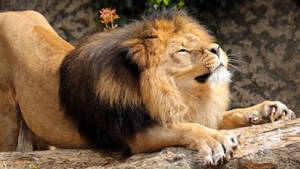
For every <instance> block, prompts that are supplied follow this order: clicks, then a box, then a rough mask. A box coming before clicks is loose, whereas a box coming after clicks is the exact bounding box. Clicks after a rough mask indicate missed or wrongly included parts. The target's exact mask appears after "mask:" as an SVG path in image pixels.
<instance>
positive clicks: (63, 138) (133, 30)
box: [0, 11, 293, 164]
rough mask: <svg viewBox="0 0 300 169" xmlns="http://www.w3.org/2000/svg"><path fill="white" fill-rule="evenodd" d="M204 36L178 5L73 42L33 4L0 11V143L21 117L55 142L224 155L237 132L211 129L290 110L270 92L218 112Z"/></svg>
mask: <svg viewBox="0 0 300 169" xmlns="http://www.w3.org/2000/svg"><path fill="white" fill-rule="evenodd" d="M213 42H214V39H213V38H212V37H211V36H210V35H209V34H208V33H207V31H206V30H205V29H204V28H203V27H202V26H201V25H199V24H198V23H197V22H195V21H194V20H193V19H191V18H189V17H187V16H185V15H184V14H183V13H181V12H171V11H169V12H163V13H159V14H156V15H155V14H154V15H152V16H150V17H148V18H146V19H145V20H143V21H140V22H136V23H132V24H129V25H127V26H125V27H123V28H120V29H117V30H115V31H112V32H109V33H98V34H95V35H93V36H91V37H89V38H87V39H86V40H84V41H81V42H80V43H79V45H78V46H76V48H74V47H73V46H72V45H70V44H68V43H67V42H65V41H64V40H63V39H61V38H60V37H59V36H58V35H57V34H56V33H55V31H54V30H53V28H52V27H51V26H50V25H49V24H48V22H47V21H46V19H45V18H44V17H43V16H42V15H40V14H38V13H36V12H32V11H26V12H6V13H1V14H0V71H1V75H0V95H1V98H2V99H1V101H0V117H1V119H0V151H7V150H9V151H11V150H15V149H16V146H17V144H18V143H17V140H18V135H19V128H20V126H19V124H20V119H21V118H22V119H24V121H25V123H26V125H27V126H28V128H29V129H30V131H32V132H33V133H34V134H35V135H36V136H37V137H39V138H40V139H42V140H44V141H46V142H47V143H49V144H51V145H54V146H58V147H62V148H88V147H96V148H101V149H109V150H116V149H117V150H125V151H131V152H134V153H138V152H149V151H154V150H158V149H161V148H163V147H166V146H186V147H188V148H191V149H197V150H203V151H201V152H202V154H203V155H204V161H205V163H214V164H216V163H217V162H218V161H219V160H220V159H221V158H226V159H228V156H229V158H230V152H231V151H232V150H233V148H234V147H235V146H236V145H237V144H238V141H237V140H236V139H237V137H236V136H233V135H231V134H229V133H222V132H219V131H217V130H215V129H219V128H225V129H226V128H234V127H240V126H247V125H249V124H251V123H252V121H251V118H252V117H253V116H256V115H257V116H262V117H265V116H268V115H269V113H268V112H269V111H270V110H271V107H270V106H272V105H276V106H277V107H278V108H277V109H278V113H277V114H278V117H277V116H276V117H277V118H279V117H281V116H283V115H282V114H283V113H282V112H284V111H285V112H288V113H285V115H286V116H287V117H288V118H291V117H292V115H293V114H292V111H290V110H288V109H287V108H286V107H284V106H283V105H282V104H281V103H279V102H276V103H275V102H264V103H262V104H259V105H256V106H253V107H250V108H246V109H237V110H233V111H227V112H226V109H227V107H228V104H229V101H230V95H229V81H230V80H229V79H230V73H229V72H228V71H227V65H228V58H227V55H226V54H225V53H224V52H223V51H222V49H220V48H219V46H218V45H216V44H214V43H213ZM249 119H250V120H249ZM252 120H253V118H252ZM258 121H259V122H262V121H261V120H258ZM253 123H257V121H254V122H253ZM221 145H222V146H221ZM222 147H223V149H222ZM226 150H227V151H226ZM212 152H214V153H212ZM211 153H212V154H211ZM225 156H226V157H225Z"/></svg>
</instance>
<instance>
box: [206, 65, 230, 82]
mask: <svg viewBox="0 0 300 169" xmlns="http://www.w3.org/2000/svg"><path fill="white" fill-rule="evenodd" d="M207 81H208V83H209V84H210V85H213V84H217V85H221V84H223V83H230V82H231V73H230V72H229V71H228V70H227V69H226V68H225V67H224V66H222V67H220V68H218V69H217V70H216V71H214V72H213V73H212V74H211V75H210V76H209V78H208V80H207Z"/></svg>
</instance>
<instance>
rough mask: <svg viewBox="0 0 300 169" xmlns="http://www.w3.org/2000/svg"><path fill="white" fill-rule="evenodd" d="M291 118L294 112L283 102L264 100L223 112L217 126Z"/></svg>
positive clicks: (252, 123)
mask: <svg viewBox="0 0 300 169" xmlns="http://www.w3.org/2000/svg"><path fill="white" fill-rule="evenodd" d="M293 118H295V113H294V112H293V111H292V110H290V109H288V108H287V107H286V106H285V105H284V104H283V103H281V102H278V101H264V102H262V103H260V104H257V105H255V106H252V107H248V108H241V109H234V110H230V111H227V112H225V113H224V114H223V121H222V122H221V124H220V127H219V128H220V129H232V128H238V127H246V126H250V125H254V124H263V123H267V122H273V121H276V120H281V119H282V120H289V119H293Z"/></svg>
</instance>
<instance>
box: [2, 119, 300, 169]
mask: <svg viewBox="0 0 300 169" xmlns="http://www.w3.org/2000/svg"><path fill="white" fill-rule="evenodd" d="M231 131H232V132H234V133H236V134H240V133H242V136H241V140H240V141H241V146H240V148H239V149H238V150H237V151H236V152H235V153H234V158H233V159H232V160H230V161H229V162H227V163H226V164H224V165H221V166H218V167H215V168H223V169H236V168H240V169H272V168H274V169H283V168H288V169H298V168H299V167H300V118H298V119H295V120H291V121H278V122H275V123H269V124H264V125H257V126H252V127H245V128H240V129H235V130H231ZM30 167H31V168H33V169H43V168H45V169H47V168H88V169H98V168H114V169H116V168H118V169H124V168H126V169H129V168H130V169H131V168H132V169H134V168H139V169H149V168H153V169H160V168H161V169H167V168H169V169H177V168H178V169H188V168H193V169H203V168H207V167H204V166H202V162H201V160H200V158H199V156H198V155H197V152H196V151H192V150H188V149H185V148H181V147H177V148H175V147H170V148H165V149H163V150H161V151H158V152H154V153H144V154H136V155H133V156H131V157H129V158H128V159H122V160H121V159H120V158H118V157H117V156H114V157H112V156H108V155H107V154H104V153H103V152H96V151H91V150H63V149H60V150H54V151H51V150H50V151H35V152H26V153H24V152H23V153H22V152H11V153H0V169H7V168H30ZM34 167H36V168H34Z"/></svg>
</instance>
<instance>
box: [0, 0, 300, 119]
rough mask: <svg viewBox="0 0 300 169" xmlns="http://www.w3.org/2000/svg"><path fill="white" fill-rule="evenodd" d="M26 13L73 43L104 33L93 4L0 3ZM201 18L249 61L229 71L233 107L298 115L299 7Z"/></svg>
mask: <svg viewBox="0 0 300 169" xmlns="http://www.w3.org/2000/svg"><path fill="white" fill-rule="evenodd" d="M26 9H31V10H37V11H39V12H41V13H42V14H43V15H45V16H46V18H47V19H48V20H49V22H50V23H51V24H52V25H53V27H54V28H55V30H56V31H57V32H58V33H59V34H60V35H61V36H62V37H63V38H65V39H66V40H68V41H69V42H71V43H72V44H75V43H76V42H77V41H78V40H79V39H82V38H83V37H85V36H87V35H90V34H92V33H94V32H97V31H101V30H102V27H101V25H100V24H99V20H97V17H98V16H97V15H98V11H95V10H93V9H92V7H91V4H90V0H76V1H75V0H64V1H61V0H47V1H46V0H22V1H19V0H1V1H0V11H7V10H26ZM203 15H204V16H206V17H207V18H208V20H211V21H213V22H214V23H217V27H218V30H219V31H218V32H217V38H218V40H219V41H221V42H222V44H223V48H224V49H225V51H227V53H229V54H232V55H234V56H232V58H234V59H238V60H239V61H242V62H245V63H240V64H239V66H238V69H239V71H237V70H235V69H234V68H231V71H232V72H233V74H234V77H233V83H232V85H231V90H232V108H238V107H246V106H250V105H254V104H257V103H259V102H261V101H263V100H279V101H282V102H283V103H285V104H287V106H288V107H289V108H291V109H292V110H294V111H295V112H300V78H299V77H300V7H299V6H297V5H296V2H295V1H293V0H286V1H282V0H273V1H268V0H254V1H249V2H247V3H245V5H244V6H241V7H240V9H238V10H231V11H228V10H226V11H223V10H220V9H217V8H216V9H212V11H211V13H204V14H203ZM232 62H233V61H232ZM232 64H234V63H232ZM298 116H300V114H298Z"/></svg>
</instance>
